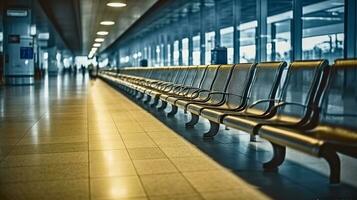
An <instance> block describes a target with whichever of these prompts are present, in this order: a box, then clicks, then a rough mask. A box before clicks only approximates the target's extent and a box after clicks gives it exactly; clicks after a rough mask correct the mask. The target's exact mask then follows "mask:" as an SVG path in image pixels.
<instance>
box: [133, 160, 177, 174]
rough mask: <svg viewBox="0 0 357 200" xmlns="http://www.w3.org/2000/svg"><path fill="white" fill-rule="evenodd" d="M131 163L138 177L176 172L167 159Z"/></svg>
mask: <svg viewBox="0 0 357 200" xmlns="http://www.w3.org/2000/svg"><path fill="white" fill-rule="evenodd" d="M133 162H134V166H135V168H136V170H137V172H138V174H139V175H145V174H162V173H172V172H177V169H176V168H175V166H174V165H173V164H172V163H171V162H170V160H168V159H152V160H134V161H133Z"/></svg>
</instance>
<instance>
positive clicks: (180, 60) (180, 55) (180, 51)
mask: <svg viewBox="0 0 357 200" xmlns="http://www.w3.org/2000/svg"><path fill="white" fill-rule="evenodd" d="M178 44H179V45H178V50H179V57H178V64H179V66H182V38H180V37H179V39H178Z"/></svg>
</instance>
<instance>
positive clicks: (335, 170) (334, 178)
mask: <svg viewBox="0 0 357 200" xmlns="http://www.w3.org/2000/svg"><path fill="white" fill-rule="evenodd" d="M321 157H323V158H324V159H325V160H326V161H327V163H328V165H329V167H330V184H338V183H340V175H341V161H340V157H338V155H337V153H336V152H335V151H323V152H322V153H321Z"/></svg>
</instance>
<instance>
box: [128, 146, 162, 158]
mask: <svg viewBox="0 0 357 200" xmlns="http://www.w3.org/2000/svg"><path fill="white" fill-rule="evenodd" d="M128 152H129V155H130V157H131V159H132V160H144V159H157V158H166V155H165V154H164V153H163V152H162V151H161V150H160V149H159V148H156V147H154V148H132V149H128Z"/></svg>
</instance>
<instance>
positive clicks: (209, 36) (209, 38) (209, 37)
mask: <svg viewBox="0 0 357 200" xmlns="http://www.w3.org/2000/svg"><path fill="white" fill-rule="evenodd" d="M215 35H216V34H215V32H208V33H206V42H205V47H206V53H205V54H206V56H205V63H206V64H211V50H212V49H214V45H215V41H214V38H215Z"/></svg>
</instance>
